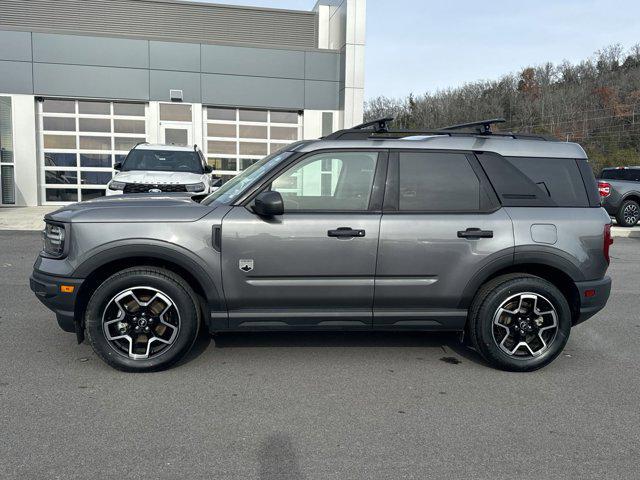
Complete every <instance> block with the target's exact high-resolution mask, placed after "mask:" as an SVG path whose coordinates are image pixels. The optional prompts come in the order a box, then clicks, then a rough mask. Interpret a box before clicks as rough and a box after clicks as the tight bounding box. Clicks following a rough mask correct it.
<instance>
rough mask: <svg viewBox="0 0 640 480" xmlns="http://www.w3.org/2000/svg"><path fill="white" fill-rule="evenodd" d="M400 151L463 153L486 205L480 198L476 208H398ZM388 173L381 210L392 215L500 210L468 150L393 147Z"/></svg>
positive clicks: (498, 202)
mask: <svg viewBox="0 0 640 480" xmlns="http://www.w3.org/2000/svg"><path fill="white" fill-rule="evenodd" d="M400 153H425V154H427V153H453V154H463V155H465V157H466V159H467V161H468V162H469V166H470V167H471V169H472V170H473V172H474V174H475V175H476V177H477V178H478V183H479V184H480V193H481V194H482V193H483V192H484V193H485V195H486V196H487V199H488V202H487V205H486V206H485V207H484V208H483V206H482V199H481V203H480V208H479V209H478V210H400ZM388 168H389V170H388V171H389V173H388V174H387V181H386V184H385V195H384V203H383V208H382V211H383V213H384V214H394V215H398V214H399V215H415V214H420V215H448V214H451V215H464V214H466V215H469V214H491V213H494V212H496V211H497V210H500V208H502V205H501V204H500V201H499V199H498V196H497V194H496V192H495V190H494V189H493V186H492V185H491V182H490V181H489V179H488V177H487V175H486V173H485V172H484V170H483V169H482V167H481V166H480V163H479V162H478V159H477V158H476V156H475V155H474V153H473V152H472V151H470V150H447V149H425V148H402V149H400V148H394V149H391V150H390V151H389V167H388Z"/></svg>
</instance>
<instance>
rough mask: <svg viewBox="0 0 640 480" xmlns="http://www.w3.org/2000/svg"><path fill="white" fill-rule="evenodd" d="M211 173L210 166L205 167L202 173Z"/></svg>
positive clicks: (211, 168)
mask: <svg viewBox="0 0 640 480" xmlns="http://www.w3.org/2000/svg"><path fill="white" fill-rule="evenodd" d="M211 172H213V167H212V166H211V165H205V166H204V173H211Z"/></svg>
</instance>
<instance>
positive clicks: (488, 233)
mask: <svg viewBox="0 0 640 480" xmlns="http://www.w3.org/2000/svg"><path fill="white" fill-rule="evenodd" d="M458 238H493V230H480V229H479V228H467V229H466V230H460V231H459V232H458Z"/></svg>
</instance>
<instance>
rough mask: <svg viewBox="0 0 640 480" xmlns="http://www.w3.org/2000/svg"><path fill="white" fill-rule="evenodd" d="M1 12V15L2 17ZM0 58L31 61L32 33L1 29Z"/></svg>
mask: <svg viewBox="0 0 640 480" xmlns="http://www.w3.org/2000/svg"><path fill="white" fill-rule="evenodd" d="M1 15H2V14H1V13H0V17H1ZM0 60H21V61H25V62H30V61H31V34H30V33H29V32H9V31H2V30H0Z"/></svg>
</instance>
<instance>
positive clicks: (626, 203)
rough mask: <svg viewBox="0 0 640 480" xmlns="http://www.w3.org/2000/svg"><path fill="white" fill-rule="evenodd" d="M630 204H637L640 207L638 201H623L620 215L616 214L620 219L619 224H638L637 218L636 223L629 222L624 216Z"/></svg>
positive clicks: (625, 225)
mask: <svg viewBox="0 0 640 480" xmlns="http://www.w3.org/2000/svg"><path fill="white" fill-rule="evenodd" d="M630 204H635V205H636V207H638V208H640V205H638V202H636V201H634V200H625V201H624V202H622V205H620V211H619V213H618V215H617V216H616V220H617V221H618V224H619V225H620V226H622V227H633V226H635V225H637V224H638V221H637V220H636V222H635V223H627V221H626V220H625V218H624V210H625V208H627V207H628V206H629V205H630Z"/></svg>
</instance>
